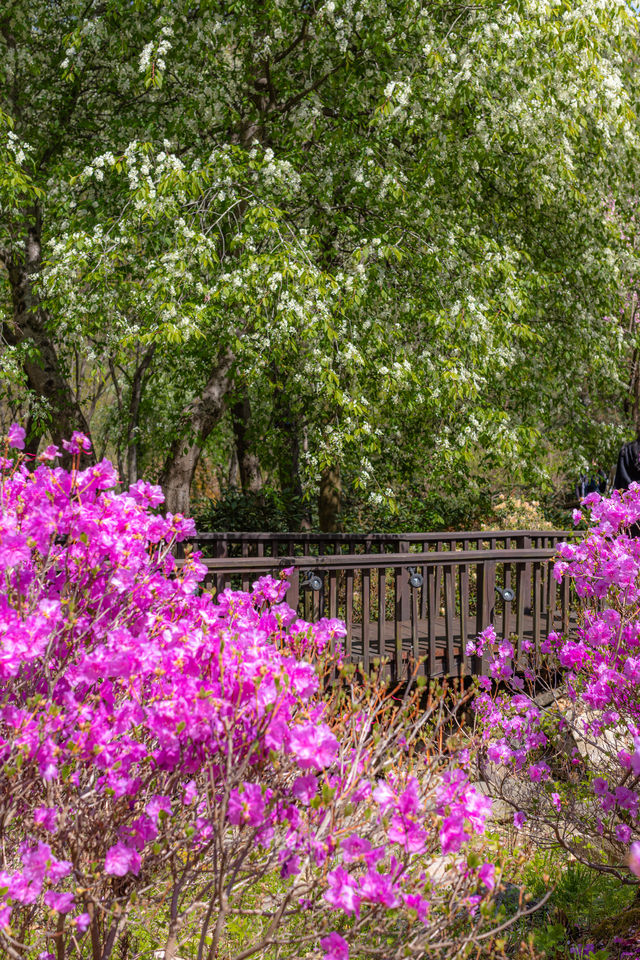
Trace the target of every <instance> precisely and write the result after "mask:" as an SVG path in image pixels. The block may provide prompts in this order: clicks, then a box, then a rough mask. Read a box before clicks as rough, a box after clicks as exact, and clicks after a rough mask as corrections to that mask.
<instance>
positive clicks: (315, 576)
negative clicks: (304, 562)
mask: <svg viewBox="0 0 640 960" xmlns="http://www.w3.org/2000/svg"><path fill="white" fill-rule="evenodd" d="M305 575H306V577H307V579H306V580H305V581H304V583H302V584H301V587H302V589H303V590H315V592H316V593H317V592H318V590H322V577H321V576H320V574H319V573H313V572H312V571H311V570H308V571H307V573H306V574H305Z"/></svg>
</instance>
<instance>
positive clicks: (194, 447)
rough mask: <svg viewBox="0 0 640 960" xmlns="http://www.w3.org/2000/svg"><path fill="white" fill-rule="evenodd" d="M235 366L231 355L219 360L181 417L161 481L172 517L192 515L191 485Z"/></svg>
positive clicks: (222, 411)
mask: <svg viewBox="0 0 640 960" xmlns="http://www.w3.org/2000/svg"><path fill="white" fill-rule="evenodd" d="M232 363H233V357H232V356H231V354H230V353H229V352H227V353H225V354H223V355H222V357H220V358H218V360H217V362H216V364H215V366H214V367H213V369H212V371H211V375H210V377H209V380H208V382H207V384H206V386H205V388H204V390H203V391H202V393H201V394H200V396H198V397H196V399H195V400H193V401H192V403H190V404H189V406H188V407H187V409H186V410H185V412H184V414H183V416H182V422H181V425H180V433H179V436H178V439H177V440H175V441H174V443H173V445H172V447H171V450H170V452H169V456H168V457H167V460H166V462H165V466H164V470H163V472H162V478H161V481H160V482H161V484H162V487H163V489H164V495H165V500H166V506H167V510H170V511H171V513H182V514H188V513H189V509H190V491H191V484H192V482H193V477H194V474H195V472H196V467H197V466H198V462H199V460H200V455H201V454H202V448H203V446H204V444H205V442H206V440H207V437H208V436H209V434H210V433H211V431H212V430H213V428H214V427H215V426H216V424H217V423H219V421H220V419H221V417H222V415H223V413H224V409H225V403H226V399H227V395H228V393H229V391H230V389H231V384H232V377H231V373H230V371H231V366H232Z"/></svg>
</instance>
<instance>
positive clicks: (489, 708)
mask: <svg viewBox="0 0 640 960" xmlns="http://www.w3.org/2000/svg"><path fill="white" fill-rule="evenodd" d="M583 505H584V510H585V512H586V513H587V519H588V529H587V531H586V533H585V536H584V538H583V539H582V540H581V541H579V542H575V543H562V544H560V545H559V547H558V556H557V559H556V561H555V564H554V567H553V576H554V577H555V579H556V581H558V582H561V581H562V580H563V579H565V578H566V579H569V580H570V582H571V584H572V589H573V590H574V592H575V596H576V597H577V599H578V620H577V623H576V624H574V625H573V626H572V629H571V630H570V631H569V632H568V633H566V634H565V633H562V632H554V633H550V634H549V637H548V639H547V640H546V641H545V642H544V643H543V644H542V645H541V648H540V650H532V649H531V648H530V649H529V650H528V651H527V658H526V661H525V662H524V663H520V664H517V663H516V662H515V650H514V645H513V643H512V642H511V639H502V640H499V639H498V638H496V636H495V632H494V630H493V628H492V627H491V628H489V629H487V630H486V631H485V632H484V633H483V634H481V636H480V637H479V638H478V641H477V642H475V643H473V644H471V647H470V650H473V651H475V652H478V653H482V654H485V655H487V656H488V658H489V660H490V669H489V673H490V676H488V677H485V678H484V681H483V683H484V686H485V691H484V692H483V693H482V694H481V695H480V696H479V697H478V698H477V700H476V710H477V716H478V719H479V722H480V726H481V730H482V734H483V737H484V741H485V764H484V775H485V777H486V778H487V779H488V780H489V781H490V782H491V784H492V787H493V791H494V792H495V793H496V794H497V795H498V796H500V797H501V798H502V799H503V800H506V801H507V802H508V803H510V804H511V806H512V807H513V810H514V824H515V826H516V828H518V829H524V830H527V831H528V832H529V833H530V834H532V835H533V836H534V837H535V838H536V840H537V842H538V843H539V844H540V845H541V846H556V847H561V848H563V849H564V850H566V851H567V852H568V853H569V854H570V855H571V856H572V857H573V858H575V859H576V860H577V861H579V862H580V863H582V864H586V865H588V866H590V867H592V868H593V869H595V870H598V871H600V872H603V873H607V874H609V875H612V876H614V877H617V878H618V879H619V881H620V882H621V883H624V884H636V883H637V882H638V877H639V876H640V539H638V538H636V537H635V536H632V535H631V532H630V531H631V529H632V527H633V525H634V524H636V523H638V521H639V520H640V485H636V484H633V485H632V486H631V488H630V489H629V490H628V491H625V492H620V491H615V492H614V493H613V494H612V495H611V496H610V497H609V498H603V497H601V496H600V495H599V494H597V493H593V494H589V496H587V497H586V498H585V500H584V501H583ZM581 519H582V514H581V512H580V511H576V516H575V520H576V522H580V521H581ZM526 646H527V645H526V644H525V647H526ZM558 679H561V680H562V685H561V686H560V687H559V688H558V689H556V690H555V691H554V692H553V693H552V694H550V695H549V694H547V695H546V696H545V695H544V687H545V685H546V686H548V687H552V688H553V687H554V686H555V685H556V684H557V681H558ZM496 682H498V683H499V686H498V685H497V684H496Z"/></svg>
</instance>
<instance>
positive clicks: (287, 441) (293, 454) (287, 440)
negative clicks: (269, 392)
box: [272, 368, 311, 530]
mask: <svg viewBox="0 0 640 960" xmlns="http://www.w3.org/2000/svg"><path fill="white" fill-rule="evenodd" d="M272 376H273V379H274V381H275V384H276V388H275V396H274V401H273V419H274V423H275V426H276V428H277V429H278V432H279V433H280V437H281V440H282V445H281V447H280V448H279V456H278V480H279V481H280V489H281V490H282V492H283V493H284V494H288V495H289V496H291V497H293V498H295V499H296V500H297V501H298V504H299V505H300V506H301V507H302V503H303V499H302V494H303V491H302V479H301V477H300V435H301V432H302V431H301V429H300V416H299V415H298V414H295V413H293V412H292V410H291V404H290V403H289V401H288V398H287V394H286V391H285V390H284V389H282V387H281V386H280V385H279V384H278V380H279V376H280V374H279V372H278V370H277V369H276V368H273V369H272ZM300 527H301V529H302V530H310V529H311V515H310V512H309V509H308V505H305V508H304V513H303V515H302V516H301V518H300Z"/></svg>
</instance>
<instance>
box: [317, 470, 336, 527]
mask: <svg viewBox="0 0 640 960" xmlns="http://www.w3.org/2000/svg"><path fill="white" fill-rule="evenodd" d="M341 506H342V481H341V479H340V467H339V466H338V465H337V464H336V465H335V466H331V467H325V469H324V470H323V471H322V476H321V478H320V492H319V495H318V521H319V523H320V529H321V530H322V532H323V533H334V532H335V531H336V530H338V523H339V517H340V508H341Z"/></svg>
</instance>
